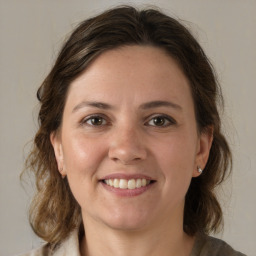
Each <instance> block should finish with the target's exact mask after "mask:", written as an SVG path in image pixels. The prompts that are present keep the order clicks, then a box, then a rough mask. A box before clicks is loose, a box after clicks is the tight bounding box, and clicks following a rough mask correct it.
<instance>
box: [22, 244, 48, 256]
mask: <svg viewBox="0 0 256 256" xmlns="http://www.w3.org/2000/svg"><path fill="white" fill-rule="evenodd" d="M45 255H47V256H48V255H51V250H50V248H49V246H48V245H47V244H46V245H44V246H42V247H40V248H37V249H34V250H32V251H30V252H27V253H25V254H19V255H17V256H45Z"/></svg>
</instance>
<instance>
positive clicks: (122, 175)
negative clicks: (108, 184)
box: [100, 173, 155, 180]
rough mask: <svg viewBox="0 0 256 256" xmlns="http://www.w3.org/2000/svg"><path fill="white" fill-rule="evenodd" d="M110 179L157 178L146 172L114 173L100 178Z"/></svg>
mask: <svg viewBox="0 0 256 256" xmlns="http://www.w3.org/2000/svg"><path fill="white" fill-rule="evenodd" d="M109 179H125V180H131V179H146V180H155V179H153V178H152V177H150V176H147V175H144V174H138V173H137V174H126V173H113V174H109V175H106V176H104V177H102V178H101V179H100V180H109Z"/></svg>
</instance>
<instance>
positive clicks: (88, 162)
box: [63, 136, 105, 176]
mask: <svg viewBox="0 0 256 256" xmlns="http://www.w3.org/2000/svg"><path fill="white" fill-rule="evenodd" d="M103 152H105V150H104V146H103V143H100V142H98V141H97V140H95V139H87V138H84V137H83V136H69V139H67V140H66V141H64V142H63V156H64V166H65V168H66V170H67V173H68V174H69V173H70V174H71V173H72V174H77V175H84V176H85V175H93V174H94V173H95V171H96V170H97V167H98V164H99V163H100V161H101V159H102V157H103V155H104V153H103Z"/></svg>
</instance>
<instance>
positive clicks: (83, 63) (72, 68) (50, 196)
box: [26, 6, 231, 244]
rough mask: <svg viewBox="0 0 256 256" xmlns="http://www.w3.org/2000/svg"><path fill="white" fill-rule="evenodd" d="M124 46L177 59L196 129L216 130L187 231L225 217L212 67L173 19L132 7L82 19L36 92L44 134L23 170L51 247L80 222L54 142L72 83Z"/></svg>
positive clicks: (223, 146) (188, 208) (189, 198)
mask: <svg viewBox="0 0 256 256" xmlns="http://www.w3.org/2000/svg"><path fill="white" fill-rule="evenodd" d="M125 45H151V46H155V47H159V48H161V49H163V50H165V52H166V53H167V54H169V55H170V56H171V57H172V58H174V59H175V60H176V61H177V63H178V64H179V66H180V67H181V69H182V70H183V72H184V74H185V75H186V77H187V78H188V80H189V82H190V86H191V92H192V96H193V100H194V105H195V113H196V119H197V125H198V131H199V132H200V133H201V132H209V127H212V128H213V144H212V147H211V151H210V156H209V160H208V162H207V165H206V167H205V169H204V172H203V174H202V175H200V176H199V177H198V178H193V179H192V182H191V185H190V187H189V190H188V192H187V195H186V200H185V210H184V231H185V232H186V233H187V234H189V235H194V234H195V233H196V232H198V231H202V232H206V233H209V232H211V231H217V230H218V228H219V227H220V224H221V223H222V211H221V208H220V205H219V203H218V201H217V199H216V196H215V193H214V189H215V187H216V185H218V184H220V183H221V182H222V181H223V179H224V178H225V176H226V174H227V170H228V169H229V168H228V167H229V166H231V165H230V164H231V153H230V150H229V147H228V144H227V141H226V140H225V138H224V137H223V135H222V133H221V121H220V117H219V113H218V109H217V105H218V104H220V103H222V96H221V91H220V88H219V86H218V83H217V80H216V77H215V75H214V71H213V68H212V66H211V64H210V62H209V60H208V58H207V57H206V55H205V54H204V51H203V50H202V48H201V47H200V45H199V44H198V42H197V41H196V40H195V39H194V37H193V36H192V35H191V33H190V32H189V31H188V30H187V29H186V28H185V27H184V26H183V25H182V24H181V23H180V22H178V21H177V20H176V19H173V18H171V17H169V16H167V15H165V14H163V13H161V12H160V11H158V10H154V9H145V10H141V11H139V10H137V9H135V8H133V7H130V6H122V7H117V8H114V9H111V10H108V11H106V12H104V13H102V14H100V15H98V16H96V17H94V18H91V19H88V20H85V21H83V22H82V23H81V24H80V25H79V26H78V27H77V28H76V29H75V30H74V32H73V33H72V34H71V36H70V37H69V39H68V40H67V42H66V43H65V44H64V46H63V48H62V50H61V51H60V53H59V55H58V58H57V60H56V63H55V65H54V66H53V68H52V70H51V72H50V73H49V75H48V76H47V77H46V79H45V80H44V82H43V84H42V85H41V87H40V88H39V90H38V99H39V101H40V104H41V109H40V112H39V130H38V132H37V134H36V136H35V140H34V148H33V150H32V151H31V153H30V155H29V157H28V159H27V162H26V167H27V169H30V170H32V171H33V172H34V174H35V178H36V186H37V193H36V195H35V197H34V200H33V202H32V205H31V208H30V223H31V226H32V228H33V230H34V231H35V233H36V234H37V235H38V236H39V237H41V238H43V239H44V240H46V241H48V242H49V243H51V244H57V243H59V242H61V241H62V240H63V239H64V238H65V237H66V236H67V235H68V234H69V233H70V232H71V231H72V230H73V229H74V228H76V227H78V226H79V224H80V223H81V211H80V206H79V205H78V203H77V202H76V200H75V199H74V197H73V195H72V193H71V191H70V188H69V185H68V182H67V179H64V180H63V179H62V178H61V176H60V174H59V172H58V168H57V163H56V159H55V155H54V151H53V147H52V145H51V142H50V134H51V133H52V132H54V131H57V130H58V128H59V126H60V124H61V120H62V114H63V109H64V105H65V99H66V96H67V91H68V88H69V85H70V83H71V82H72V81H73V80H74V79H75V78H76V77H77V76H79V75H80V74H81V73H82V72H83V71H84V70H85V69H86V68H87V67H88V65H89V64H90V63H91V62H92V61H93V60H94V59H95V58H97V56H99V55H100V54H101V53H102V52H104V51H107V50H110V49H113V48H117V47H121V46H125Z"/></svg>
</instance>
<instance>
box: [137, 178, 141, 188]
mask: <svg viewBox="0 0 256 256" xmlns="http://www.w3.org/2000/svg"><path fill="white" fill-rule="evenodd" d="M140 187H141V179H137V180H136V188H140Z"/></svg>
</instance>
